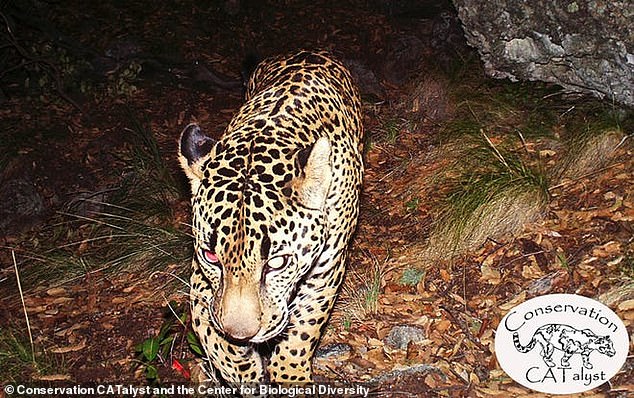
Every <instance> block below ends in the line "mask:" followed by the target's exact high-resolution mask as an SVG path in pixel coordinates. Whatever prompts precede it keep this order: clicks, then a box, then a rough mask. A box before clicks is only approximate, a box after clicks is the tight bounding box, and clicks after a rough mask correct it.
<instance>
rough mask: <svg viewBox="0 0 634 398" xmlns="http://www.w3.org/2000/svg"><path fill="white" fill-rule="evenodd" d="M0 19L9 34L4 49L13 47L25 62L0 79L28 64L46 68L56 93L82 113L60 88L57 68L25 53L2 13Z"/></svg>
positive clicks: (2, 74)
mask: <svg viewBox="0 0 634 398" xmlns="http://www.w3.org/2000/svg"><path fill="white" fill-rule="evenodd" d="M0 17H1V18H2V20H3V21H4V24H5V25H6V31H7V33H8V34H9V37H8V41H9V44H8V45H5V47H13V48H14V49H15V50H16V51H17V52H18V54H20V56H21V57H22V58H23V59H24V60H26V61H23V62H21V63H20V64H19V65H16V66H13V67H10V68H8V69H5V70H3V71H2V72H1V73H0V78H2V77H4V76H5V75H6V74H7V73H9V72H10V71H13V70H15V69H20V68H23V67H25V66H26V65H29V64H37V65H40V66H43V67H46V68H48V69H49V73H50V74H51V75H52V76H53V79H55V91H57V94H58V95H59V96H60V97H61V98H62V99H63V100H64V101H66V102H68V103H69V104H71V105H72V106H74V107H75V108H76V109H77V110H78V111H80V112H81V111H82V108H81V106H79V104H78V103H77V102H76V101H75V100H73V99H72V98H70V97H69V96H68V94H66V93H65V92H64V89H63V88H62V86H63V84H62V78H61V73H60V71H59V68H58V67H57V66H56V65H55V64H54V63H52V62H51V61H48V60H46V59H44V58H38V57H33V56H31V55H30V54H29V53H28V51H26V50H25V49H24V47H22V46H21V45H20V44H19V43H18V40H17V38H16V37H15V35H14V34H13V30H11V25H10V24H9V20H8V19H7V17H6V15H4V13H3V12H0Z"/></svg>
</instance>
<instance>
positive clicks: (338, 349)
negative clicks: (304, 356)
mask: <svg viewBox="0 0 634 398" xmlns="http://www.w3.org/2000/svg"><path fill="white" fill-rule="evenodd" d="M351 352H352V347H350V345H349V344H346V343H332V344H326V345H325V346H323V347H319V348H318V349H317V350H316V351H315V357H317V358H330V357H340V356H344V355H350V353H351Z"/></svg>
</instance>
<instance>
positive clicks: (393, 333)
mask: <svg viewBox="0 0 634 398" xmlns="http://www.w3.org/2000/svg"><path fill="white" fill-rule="evenodd" d="M424 339H425V332H424V331H423V330H422V329H420V328H418V327H416V326H408V325H402V326H394V327H393V328H392V330H390V333H389V334H388V335H387V337H386V338H385V344H387V345H389V346H391V347H393V348H396V349H399V350H406V349H407V345H408V344H409V343H410V342H412V343H419V342H421V341H423V340H424Z"/></svg>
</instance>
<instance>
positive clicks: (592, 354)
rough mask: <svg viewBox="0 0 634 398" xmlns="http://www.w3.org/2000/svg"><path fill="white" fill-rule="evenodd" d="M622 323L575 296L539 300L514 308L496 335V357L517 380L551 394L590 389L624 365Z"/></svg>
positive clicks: (625, 348) (599, 306)
mask: <svg viewBox="0 0 634 398" xmlns="http://www.w3.org/2000/svg"><path fill="white" fill-rule="evenodd" d="M628 350H629V336H628V333H627V329H626V328H625V325H624V324H623V321H621V319H619V317H618V316H617V315H616V314H615V313H614V312H613V311H612V310H611V309H609V308H608V307H606V306H605V305H603V304H601V303H600V302H598V301H596V300H593V299H590V298H587V297H584V296H578V295H574V294H550V295H546V296H539V297H535V298H533V299H531V300H528V301H526V302H524V303H522V304H520V305H518V306H517V307H515V308H513V309H511V310H510V311H509V312H508V313H507V314H506V315H505V316H504V318H502V320H501V321H500V325H499V326H498V328H497V331H496V335H495V355H496V356H497V359H498V362H499V363H500V366H501V367H502V369H503V370H504V371H505V372H506V374H508V375H509V376H510V377H511V378H512V379H513V380H515V381H516V382H518V383H520V384H521V385H523V386H525V387H528V388H530V389H532V390H536V391H540V392H544V393H549V394H574V393H579V392H583V391H588V390H590V389H593V388H595V387H598V386H600V385H601V384H603V383H605V382H606V381H608V380H609V379H610V378H611V377H613V376H614V375H615V374H616V373H617V372H618V371H619V369H621V366H623V364H624V363H625V359H626V358H627V355H628Z"/></svg>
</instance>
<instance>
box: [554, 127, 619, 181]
mask: <svg viewBox="0 0 634 398" xmlns="http://www.w3.org/2000/svg"><path fill="white" fill-rule="evenodd" d="M624 138H625V134H624V133H623V131H621V130H620V129H619V128H609V129H605V130H603V131H601V132H600V133H598V134H596V133H595V134H592V133H588V134H581V135H580V136H579V137H577V138H576V139H574V140H572V141H571V143H570V144H569V150H568V154H567V156H566V158H565V159H564V160H563V161H562V163H561V166H560V167H559V168H558V169H557V171H556V173H557V174H558V175H559V176H560V178H568V179H575V178H579V177H581V176H584V175H586V174H588V173H592V172H594V171H596V170H599V169H600V168H602V167H605V166H607V165H608V163H609V162H610V160H611V159H612V158H613V156H614V154H615V151H616V150H617V148H618V147H619V146H620V144H621V143H622V142H623V140H624Z"/></svg>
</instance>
